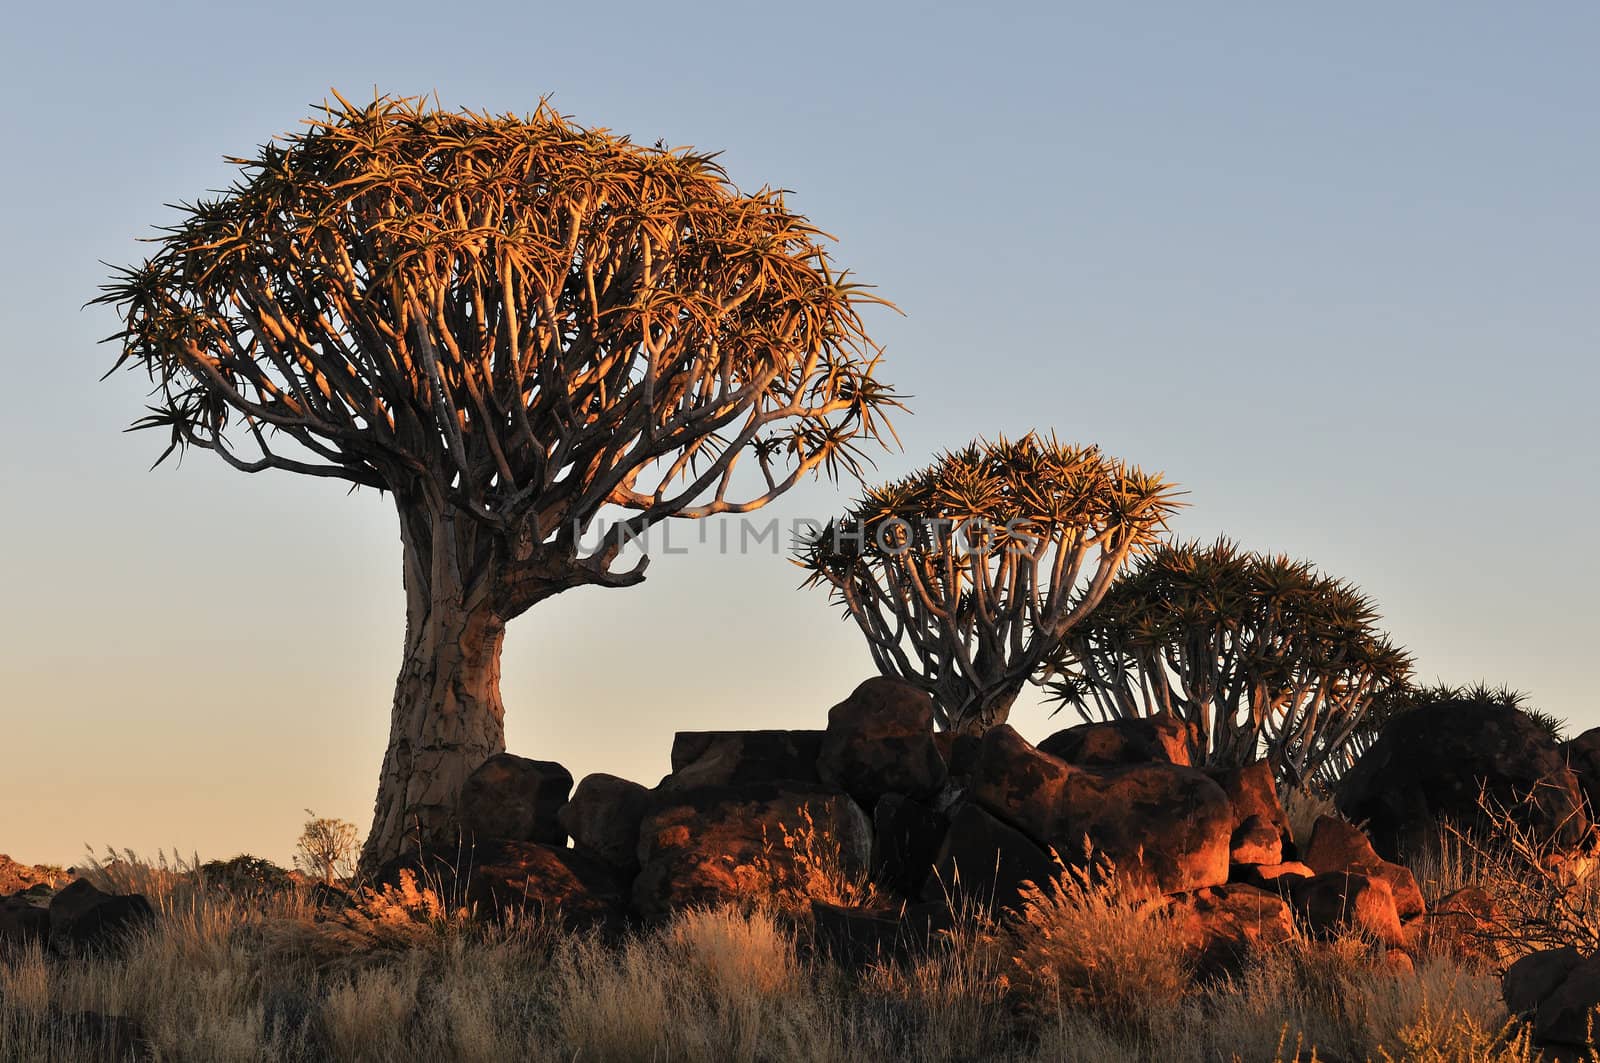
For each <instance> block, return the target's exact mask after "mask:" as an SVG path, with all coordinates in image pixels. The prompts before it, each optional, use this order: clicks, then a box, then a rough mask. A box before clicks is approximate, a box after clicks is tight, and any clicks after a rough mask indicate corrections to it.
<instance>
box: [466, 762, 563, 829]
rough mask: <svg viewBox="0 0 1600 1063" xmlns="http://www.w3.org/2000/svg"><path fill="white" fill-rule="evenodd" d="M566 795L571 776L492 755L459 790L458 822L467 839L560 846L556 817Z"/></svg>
mask: <svg viewBox="0 0 1600 1063" xmlns="http://www.w3.org/2000/svg"><path fill="white" fill-rule="evenodd" d="M571 790H572V773H571V772H569V771H568V770H567V769H566V768H564V767H562V766H561V765H560V764H557V763H555V762H554V761H550V760H529V759H528V758H527V757H519V756H516V755H515V754H512V753H496V754H495V755H494V756H492V757H490V758H489V759H488V760H486V761H484V762H483V763H482V764H481V765H479V766H478V769H477V770H476V771H474V772H473V773H472V774H471V775H469V776H468V777H467V781H466V782H465V783H464V784H463V785H462V787H461V798H460V803H459V805H458V818H459V819H460V822H461V829H462V832H463V833H464V834H466V836H467V837H468V838H476V839H479V840H482V841H488V840H491V839H505V840H507V841H518V842H544V843H546V844H549V845H565V844H566V842H567V834H566V831H564V830H562V829H561V824H560V823H559V822H558V821H557V819H556V816H557V814H558V813H559V812H560V811H561V806H562V805H564V804H566V803H567V794H568V793H569V792H570V791H571Z"/></svg>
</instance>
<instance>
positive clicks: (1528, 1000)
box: [1501, 948, 1600, 1048]
mask: <svg viewBox="0 0 1600 1063" xmlns="http://www.w3.org/2000/svg"><path fill="white" fill-rule="evenodd" d="M1501 991H1502V993H1503V995H1504V997H1505V1002H1506V1007H1507V1008H1508V1009H1509V1010H1510V1011H1511V1012H1512V1013H1513V1014H1515V1015H1518V1016H1519V1017H1521V1018H1523V1019H1524V1020H1526V1021H1531V1022H1532V1023H1533V1038H1534V1041H1535V1042H1536V1043H1538V1044H1540V1045H1549V1046H1556V1047H1570V1048H1586V1047H1590V1046H1592V1045H1593V1044H1594V1043H1595V1042H1594V1041H1591V1039H1590V1038H1591V1031H1593V1035H1594V1036H1595V1037H1596V1039H1597V1040H1600V956H1585V955H1583V954H1582V953H1580V952H1579V951H1578V950H1577V949H1574V948H1560V949H1547V950H1545V951H1543V952H1535V953H1532V954H1530V955H1527V956H1524V957H1523V958H1522V959H1520V960H1518V961H1517V962H1516V963H1513V964H1512V965H1511V966H1510V967H1509V968H1507V969H1506V973H1505V976H1504V978H1503V980H1502V981H1501Z"/></svg>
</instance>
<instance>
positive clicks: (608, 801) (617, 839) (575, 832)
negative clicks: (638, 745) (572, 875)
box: [556, 773, 651, 874]
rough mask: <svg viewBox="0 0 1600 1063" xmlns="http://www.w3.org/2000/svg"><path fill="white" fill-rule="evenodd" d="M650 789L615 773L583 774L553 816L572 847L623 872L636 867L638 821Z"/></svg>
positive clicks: (641, 816)
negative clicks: (576, 786) (567, 799)
mask: <svg viewBox="0 0 1600 1063" xmlns="http://www.w3.org/2000/svg"><path fill="white" fill-rule="evenodd" d="M650 802H651V796H650V791H649V790H646V789H645V788H644V787H643V786H641V785H639V784H638V783H636V782H631V781H629V780H627V779H622V778H618V777H617V776H615V775H606V774H603V773H596V774H594V775H585V776H584V777H583V779H582V781H580V782H579V783H578V788H577V790H575V791H573V794H572V800H570V801H568V802H567V803H566V804H565V805H564V806H562V809H561V811H560V812H559V813H558V814H557V816H556V819H557V820H558V821H559V822H560V824H561V826H562V827H563V828H564V829H565V830H566V832H567V833H568V834H570V835H572V844H573V847H574V848H576V849H577V850H579V851H580V852H584V853H587V854H589V855H591V856H594V857H596V858H597V859H599V860H602V861H604V862H605V863H607V864H609V865H610V866H611V867H614V868H616V869H617V870H618V871H621V872H623V873H625V874H632V873H633V872H635V871H637V870H639V823H640V822H641V821H642V820H643V819H644V816H645V813H646V812H648V811H649V809H650Z"/></svg>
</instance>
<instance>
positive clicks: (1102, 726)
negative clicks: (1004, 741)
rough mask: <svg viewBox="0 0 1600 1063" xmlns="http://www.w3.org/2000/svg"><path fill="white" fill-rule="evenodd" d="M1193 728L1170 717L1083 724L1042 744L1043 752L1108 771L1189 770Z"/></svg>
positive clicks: (1069, 761) (1157, 715)
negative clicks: (1139, 767) (1125, 767)
mask: <svg viewBox="0 0 1600 1063" xmlns="http://www.w3.org/2000/svg"><path fill="white" fill-rule="evenodd" d="M1191 738H1192V730H1191V728H1190V727H1189V726H1188V725H1187V724H1185V723H1184V722H1183V721H1182V720H1180V719H1178V718H1177V717H1176V716H1173V715H1172V714H1170V713H1164V712H1163V713H1157V714H1156V715H1154V716H1142V717H1138V718H1136V719H1131V720H1128V719H1121V720H1106V721H1104V722H1099V723H1080V724H1078V725H1077V726H1076V727H1068V728H1067V729H1066V730H1064V731H1057V732H1056V733H1055V734H1053V735H1051V736H1050V737H1049V738H1046V739H1045V740H1044V741H1043V742H1040V743H1039V748H1040V749H1042V750H1043V751H1044V752H1046V753H1048V754H1050V755H1051V756H1053V757H1059V758H1060V759H1062V760H1064V761H1066V762H1067V763H1068V764H1081V765H1090V766H1096V767H1107V766H1111V765H1117V764H1151V763H1165V764H1182V765H1184V766H1186V767H1187V766H1188V765H1189V763H1190V760H1189V746H1190V740H1191Z"/></svg>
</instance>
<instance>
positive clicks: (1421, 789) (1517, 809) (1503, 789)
mask: <svg viewBox="0 0 1600 1063" xmlns="http://www.w3.org/2000/svg"><path fill="white" fill-rule="evenodd" d="M1480 791H1481V792H1482V793H1483V794H1484V796H1485V798H1486V799H1487V800H1488V801H1489V802H1490V803H1491V805H1492V806H1494V807H1496V808H1500V809H1504V810H1507V811H1508V812H1510V813H1511V814H1512V815H1513V816H1514V817H1515V818H1516V819H1517V820H1518V821H1519V822H1521V823H1522V824H1523V825H1524V826H1525V827H1527V828H1528V829H1529V830H1530V831H1532V832H1533V833H1534V834H1535V835H1536V836H1537V837H1539V838H1540V839H1543V840H1547V841H1549V842H1551V843H1552V844H1554V845H1556V846H1558V847H1563V848H1570V847H1574V846H1576V845H1578V844H1579V842H1581V841H1582V840H1583V839H1584V837H1585V836H1586V835H1587V833H1588V828H1589V817H1588V814H1587V813H1586V812H1585V811H1584V807H1583V799H1582V797H1581V796H1580V793H1579V790H1578V781H1577V778H1576V777H1575V776H1574V775H1573V773H1572V771H1571V770H1569V769H1568V767H1567V754H1565V753H1563V751H1562V749H1561V748H1560V747H1559V746H1558V745H1557V743H1556V740H1555V739H1554V738H1552V737H1551V736H1550V734H1549V733H1548V732H1547V731H1545V730H1544V729H1543V728H1541V727H1540V726H1539V725H1538V724H1536V723H1534V721H1532V720H1531V719H1529V718H1528V717H1527V715H1526V714H1524V713H1522V712H1519V711H1518V710H1516V709H1514V708H1511V707H1509V706H1504V705H1491V704H1482V703H1462V702H1440V703H1438V704H1434V705H1426V706H1423V707H1421V708H1418V709H1414V710H1412V711H1410V712H1408V713H1406V714H1404V715H1402V716H1400V717H1399V718H1398V719H1396V720H1394V721H1393V722H1391V723H1390V724H1389V725H1388V726H1387V727H1386V728H1385V729H1384V731H1383V734H1382V735H1381V736H1380V737H1379V738H1378V740H1377V742H1376V743H1374V744H1373V746H1372V748H1371V749H1369V750H1367V752H1366V753H1365V754H1364V755H1363V756H1362V757H1361V759H1360V760H1358V761H1357V762H1356V763H1355V765H1354V766H1353V767H1351V769H1350V770H1349V771H1348V772H1347V773H1345V776H1344V778H1343V779H1341V780H1340V783H1339V790H1338V806H1339V811H1340V812H1341V813H1342V814H1343V815H1344V816H1345V817H1346V818H1347V819H1350V820H1352V821H1353V822H1357V823H1363V822H1364V823H1365V824H1366V825H1367V830H1368V833H1369V834H1370V835H1371V838H1372V844H1373V847H1374V848H1375V849H1376V850H1377V852H1378V854H1379V855H1380V856H1382V857H1383V858H1384V859H1386V860H1398V859H1400V858H1401V857H1402V856H1403V855H1404V854H1406V853H1416V852H1423V851H1425V850H1427V849H1429V848H1431V847H1432V846H1433V845H1434V844H1436V841H1437V837H1438V829H1439V823H1440V822H1441V821H1443V820H1449V821H1453V822H1457V823H1460V824H1462V825H1465V826H1470V825H1473V824H1478V823H1481V821H1482V817H1481V814H1480V809H1479V803H1478V802H1479V793H1480Z"/></svg>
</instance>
